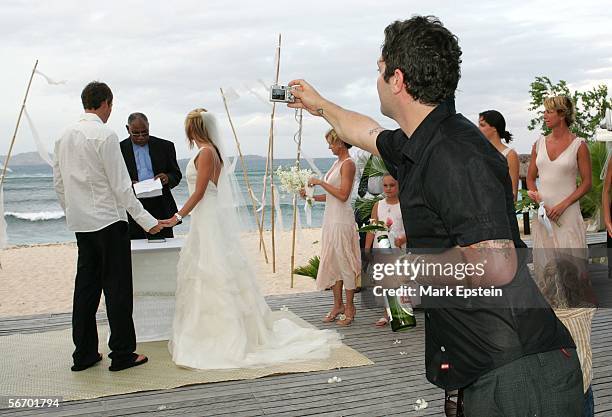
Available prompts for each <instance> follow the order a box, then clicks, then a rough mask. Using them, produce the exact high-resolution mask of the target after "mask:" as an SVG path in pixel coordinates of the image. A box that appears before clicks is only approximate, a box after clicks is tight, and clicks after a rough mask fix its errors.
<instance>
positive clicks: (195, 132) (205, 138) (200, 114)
mask: <svg viewBox="0 0 612 417" xmlns="http://www.w3.org/2000/svg"><path fill="white" fill-rule="evenodd" d="M205 113H208V110H206V109H204V108H201V107H198V108H197V109H194V110H192V111H190V112H189V113H188V114H187V117H186V118H185V134H186V135H187V141H188V142H189V149H193V147H194V146H196V143H198V142H199V143H203V144H207V145H212V146H213V147H214V148H215V151H217V155H218V156H219V159H220V160H221V162H223V158H222V157H221V153H220V152H219V148H218V147H217V144H216V143H215V140H218V138H216V137H214V136H215V135H216V126H213V124H214V120H213V118H212V114H210V113H209V114H207V115H205ZM209 115H210V116H209ZM205 119H208V120H207V122H205ZM209 124H211V125H210V126H209Z"/></svg>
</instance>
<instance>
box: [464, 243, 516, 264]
mask: <svg viewBox="0 0 612 417" xmlns="http://www.w3.org/2000/svg"><path fill="white" fill-rule="evenodd" d="M470 248H474V249H476V250H477V251H478V252H487V251H488V250H490V249H501V250H502V251H501V252H502V254H503V255H504V258H506V259H509V258H510V251H509V250H508V249H512V248H514V242H513V241H511V240H508V239H496V240H484V241H482V242H478V243H475V244H473V245H470Z"/></svg>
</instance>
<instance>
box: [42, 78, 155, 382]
mask: <svg viewBox="0 0 612 417" xmlns="http://www.w3.org/2000/svg"><path fill="white" fill-rule="evenodd" d="M81 101H82V102H83V108H84V109H85V113H84V114H83V115H82V116H81V118H80V119H79V121H78V122H76V123H74V124H73V125H71V126H70V127H68V128H67V129H66V130H65V131H64V133H63V134H62V136H61V137H60V139H59V140H58V141H57V142H56V143H55V152H54V156H53V158H54V161H53V162H54V164H53V180H54V181H53V182H54V186H55V191H56V193H57V196H58V198H59V201H60V204H61V206H62V208H63V209H64V212H65V213H66V223H67V224H68V228H69V229H70V230H72V231H74V232H75V235H76V240H77V247H78V261H77V274H76V280H75V286H74V300H73V307H72V340H73V342H74V345H75V347H76V348H75V350H74V353H73V354H72V358H73V361H74V365H73V366H72V368H71V369H72V370H73V371H82V370H85V369H87V368H89V367H91V366H93V365H95V364H96V363H98V362H99V361H101V360H102V355H101V354H100V353H99V352H98V331H97V326H96V311H97V310H98V305H99V304H100V296H101V293H102V291H104V297H105V300H106V314H107V316H108V322H109V326H110V340H109V342H108V346H109V348H110V350H111V353H109V355H108V356H109V358H110V359H111V361H112V362H111V366H110V367H109V370H111V371H120V370H122V369H127V368H130V367H133V366H137V365H141V364H143V363H146V362H147V357H146V356H143V355H138V354H136V353H134V350H136V333H135V331H134V322H133V321H132V305H133V299H132V259H131V249H130V238H129V233H128V223H127V215H126V210H127V212H129V213H130V215H131V216H132V217H133V218H134V220H135V221H136V222H137V223H138V224H139V225H140V226H142V228H143V229H145V230H148V231H149V233H151V234H154V233H157V232H159V231H160V230H161V228H162V226H161V225H160V223H159V222H158V221H157V220H156V219H155V218H154V217H153V216H151V215H150V214H149V213H147V211H145V209H144V208H143V207H142V204H141V203H140V202H139V201H138V200H137V199H136V197H135V196H134V192H133V190H132V181H131V180H130V176H129V174H128V171H127V168H126V167H125V164H124V162H123V157H122V155H121V150H120V148H119V139H118V138H117V135H116V134H115V132H113V131H112V130H111V129H109V128H108V127H106V126H105V125H104V124H105V123H106V121H107V120H108V118H109V117H110V114H111V111H112V108H113V93H112V91H111V90H110V88H109V87H108V86H107V85H106V84H104V83H101V82H97V81H93V82H91V83H89V84H87V86H86V87H85V88H84V89H83V92H82V93H81Z"/></svg>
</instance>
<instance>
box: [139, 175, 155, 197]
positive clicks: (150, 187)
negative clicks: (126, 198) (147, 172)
mask: <svg viewBox="0 0 612 417" xmlns="http://www.w3.org/2000/svg"><path fill="white" fill-rule="evenodd" d="M134 192H135V193H136V197H138V198H151V197H159V196H160V195H162V183H161V180H160V179H159V178H157V179H153V178H151V179H149V180H144V181H140V182H137V183H136V184H134Z"/></svg>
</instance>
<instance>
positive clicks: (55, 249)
mask: <svg viewBox="0 0 612 417" xmlns="http://www.w3.org/2000/svg"><path fill="white" fill-rule="evenodd" d="M265 239H266V245H267V247H268V257H269V263H268V264H266V263H265V260H264V256H263V253H261V252H259V250H258V246H259V245H258V243H259V235H258V233H255V232H254V233H246V234H244V236H243V245H244V247H245V249H246V250H247V252H248V256H249V257H250V259H251V260H252V262H253V264H254V269H255V274H256V275H257V279H258V281H259V285H260V286H261V289H262V291H263V293H264V294H266V295H272V294H288V293H300V292H308V291H315V286H314V280H313V279H311V278H309V277H303V276H300V275H295V276H294V288H290V281H291V275H290V269H291V268H290V265H291V239H292V236H291V231H284V232H280V233H279V232H277V233H276V236H275V240H276V245H275V247H276V273H273V272H272V249H271V233H270V232H269V231H268V232H266V233H265ZM320 240H321V229H303V230H301V231H298V234H297V238H296V253H295V259H296V266H300V265H303V264H305V263H306V261H307V260H308V259H309V258H310V257H312V256H314V255H318V253H319V248H320V243H319V242H320ZM76 259H77V247H76V243H61V244H48V245H30V246H13V247H9V248H6V249H4V250H2V251H0V261H1V263H2V269H0V281H1V282H2V285H1V286H0V317H8V316H24V315H31V314H42V313H66V312H70V311H71V310H72V293H73V290H74V276H75V271H76ZM103 308H104V303H103V301H102V302H101V305H100V309H103Z"/></svg>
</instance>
